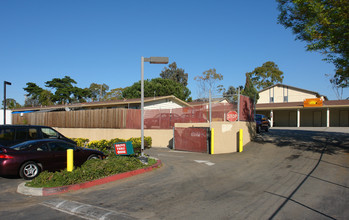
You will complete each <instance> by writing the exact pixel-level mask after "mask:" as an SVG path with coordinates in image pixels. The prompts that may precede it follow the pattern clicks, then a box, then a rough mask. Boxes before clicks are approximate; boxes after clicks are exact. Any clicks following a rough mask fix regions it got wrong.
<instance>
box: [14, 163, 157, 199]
mask: <svg viewBox="0 0 349 220" xmlns="http://www.w3.org/2000/svg"><path fill="white" fill-rule="evenodd" d="M161 165H162V163H161V160H158V162H157V163H156V164H154V165H152V166H150V167H146V168H142V169H138V170H133V171H129V172H126V173H119V174H115V175H113V176H108V177H104V178H101V179H97V180H92V181H89V182H85V183H79V184H74V185H69V186H60V187H50V188H33V187H27V186H25V184H26V182H23V183H21V184H19V185H18V187H17V192H18V193H20V194H24V195H29V196H50V195H57V194H61V193H66V192H69V191H75V190H79V189H86V188H89V187H92V186H97V185H101V184H105V183H109V182H112V181H116V180H120V179H124V178H127V177H131V176H135V175H138V174H142V173H146V172H149V171H152V170H153V169H155V168H159V167H160V166H161Z"/></svg>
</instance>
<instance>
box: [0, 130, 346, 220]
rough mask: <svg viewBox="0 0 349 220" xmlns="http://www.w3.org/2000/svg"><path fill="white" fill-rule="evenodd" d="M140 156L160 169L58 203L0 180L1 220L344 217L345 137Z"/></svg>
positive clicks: (285, 136) (292, 133)
mask: <svg viewBox="0 0 349 220" xmlns="http://www.w3.org/2000/svg"><path fill="white" fill-rule="evenodd" d="M146 153H147V154H150V155H152V156H154V157H157V158H159V159H161V160H162V162H163V166H162V167H161V168H159V169H156V170H154V171H152V172H150V173H145V174H141V175H138V176H133V177H130V178H128V179H123V180H120V181H116V182H112V183H108V184H105V185H101V186H96V187H92V188H89V189H84V190H79V191H75V192H71V193H66V194H62V195H59V196H49V197H30V196H24V195H21V194H18V193H16V187H17V185H18V184H19V183H20V182H22V180H20V179H7V178H1V177H0V187H1V188H2V190H1V192H0V213H1V219H12V220H13V219H34V218H39V219H58V218H59V219H81V218H89V219H348V218H349V210H348V208H347V207H348V206H349V135H348V133H343V132H338V131H336V132H328V131H326V132H324V131H314V130H313V131H309V130H306V131H304V130H299V129H298V130H297V129H293V130H288V129H271V131H270V132H268V133H265V132H263V133H261V134H260V135H258V137H257V138H256V140H255V142H252V143H250V144H248V145H247V146H245V147H244V151H243V152H242V153H234V154H224V155H207V154H201V153H188V152H178V151H172V150H169V149H162V148H152V149H150V150H148V151H147V152H146ZM64 204H65V205H64ZM67 207H68V208H67ZM69 207H74V208H69ZM79 207H81V208H79ZM86 207H87V208H86ZM79 209H81V210H83V209H84V210H87V211H85V212H83V211H79ZM115 216H116V217H115Z"/></svg>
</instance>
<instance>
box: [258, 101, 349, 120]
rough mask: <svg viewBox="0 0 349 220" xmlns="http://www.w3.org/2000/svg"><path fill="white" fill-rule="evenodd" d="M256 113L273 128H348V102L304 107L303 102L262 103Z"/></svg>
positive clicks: (324, 102)
mask: <svg viewBox="0 0 349 220" xmlns="http://www.w3.org/2000/svg"><path fill="white" fill-rule="evenodd" d="M256 112H257V113H258V114H264V115H266V116H268V117H269V118H270V120H271V126H275V127H349V100H331V101H323V104H322V105H321V106H316V107H306V106H305V105H304V102H286V103H263V104H257V105H256Z"/></svg>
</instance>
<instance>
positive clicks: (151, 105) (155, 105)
mask: <svg viewBox="0 0 349 220" xmlns="http://www.w3.org/2000/svg"><path fill="white" fill-rule="evenodd" d="M182 107H183V106H182V105H180V104H179V103H177V102H174V101H172V100H169V99H166V100H154V101H152V102H146V103H144V109H146V110H148V109H174V108H182Z"/></svg>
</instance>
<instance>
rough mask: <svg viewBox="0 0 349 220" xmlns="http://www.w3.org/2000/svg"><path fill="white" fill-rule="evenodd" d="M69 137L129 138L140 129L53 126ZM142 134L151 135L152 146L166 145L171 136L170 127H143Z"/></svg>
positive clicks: (138, 132) (139, 135)
mask: <svg viewBox="0 0 349 220" xmlns="http://www.w3.org/2000/svg"><path fill="white" fill-rule="evenodd" d="M55 129H56V130H57V131H58V132H60V133H61V134H63V135H64V136H66V137H70V138H88V139H89V140H90V141H93V140H97V141H98V140H102V139H105V140H110V139H113V138H122V139H129V138H131V137H141V130H140V129H102V128H55ZM144 136H150V137H152V141H153V143H152V146H153V147H165V148H166V147H168V146H169V144H170V141H171V139H172V138H173V130H172V129H145V130H144Z"/></svg>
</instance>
